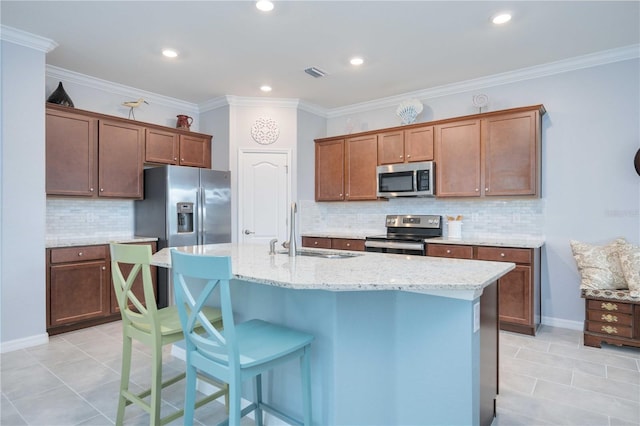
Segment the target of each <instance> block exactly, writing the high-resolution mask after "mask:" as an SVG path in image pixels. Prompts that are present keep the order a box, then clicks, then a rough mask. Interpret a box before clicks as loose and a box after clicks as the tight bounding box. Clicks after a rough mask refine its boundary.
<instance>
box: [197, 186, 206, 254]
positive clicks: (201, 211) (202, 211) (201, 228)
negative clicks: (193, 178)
mask: <svg viewBox="0 0 640 426" xmlns="http://www.w3.org/2000/svg"><path fill="white" fill-rule="evenodd" d="M204 190H205V188H204V187H202V186H201V187H200V188H198V192H199V197H198V198H199V199H198V203H199V207H198V210H199V211H198V216H199V218H200V220H199V221H198V244H200V245H203V244H204V243H205V241H204V240H205V239H204V223H205V217H204V216H205V214H207V209H206V207H205V206H206V204H205V203H204V202H205V191H204Z"/></svg>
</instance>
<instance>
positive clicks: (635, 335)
mask: <svg viewBox="0 0 640 426" xmlns="http://www.w3.org/2000/svg"><path fill="white" fill-rule="evenodd" d="M585 309H586V312H585V322H584V344H585V345H586V346H594V347H597V348H599V347H600V346H601V344H602V343H603V342H604V343H609V344H613V345H626V346H635V347H640V305H639V304H635V303H627V302H621V301H618V300H611V299H609V300H607V299H604V298H602V299H592V298H585Z"/></svg>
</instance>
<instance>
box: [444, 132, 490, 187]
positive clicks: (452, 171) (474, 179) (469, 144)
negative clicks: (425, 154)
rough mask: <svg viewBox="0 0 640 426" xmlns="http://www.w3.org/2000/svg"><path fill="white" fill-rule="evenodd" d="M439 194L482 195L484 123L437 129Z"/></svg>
mask: <svg viewBox="0 0 640 426" xmlns="http://www.w3.org/2000/svg"><path fill="white" fill-rule="evenodd" d="M435 132H436V135H435V136H436V142H435V156H436V195H437V196H438V197H456V196H457V197H479V196H480V183H481V182H480V120H467V121H458V122H453V123H447V124H440V125H437V126H436V127H435Z"/></svg>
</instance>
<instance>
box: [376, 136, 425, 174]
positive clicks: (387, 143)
mask: <svg viewBox="0 0 640 426" xmlns="http://www.w3.org/2000/svg"><path fill="white" fill-rule="evenodd" d="M431 160H433V126H425V127H416V128H412V129H407V130H402V129H398V130H395V131H392V132H386V133H379V134H378V164H380V165H382V164H396V163H411V162H417V161H431Z"/></svg>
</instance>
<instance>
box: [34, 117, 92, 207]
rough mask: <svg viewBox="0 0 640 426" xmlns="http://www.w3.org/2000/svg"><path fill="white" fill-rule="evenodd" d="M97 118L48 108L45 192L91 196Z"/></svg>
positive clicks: (49, 193)
mask: <svg viewBox="0 0 640 426" xmlns="http://www.w3.org/2000/svg"><path fill="white" fill-rule="evenodd" d="M97 156H98V120H97V119H95V118H93V117H87V116H84V115H81V114H74V113H70V112H63V111H54V110H51V111H50V110H47V114H46V192H47V194H48V195H74V196H85V197H92V196H94V195H95V194H96V189H97V180H98V168H97Z"/></svg>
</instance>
